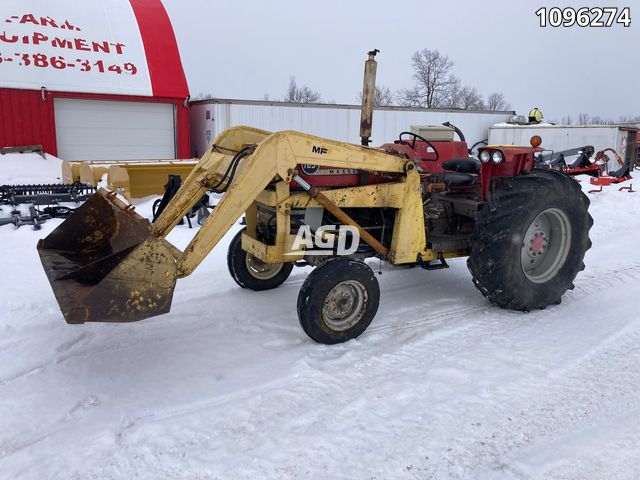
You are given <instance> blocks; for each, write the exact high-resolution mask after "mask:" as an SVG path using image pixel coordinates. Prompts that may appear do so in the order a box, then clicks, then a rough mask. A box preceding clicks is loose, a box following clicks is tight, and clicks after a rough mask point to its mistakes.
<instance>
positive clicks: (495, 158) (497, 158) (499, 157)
mask: <svg viewBox="0 0 640 480" xmlns="http://www.w3.org/2000/svg"><path fill="white" fill-rule="evenodd" d="M491 161H492V162H493V163H495V164H496V165H498V164H499V163H502V162H503V161H504V155H503V153H502V152H501V151H500V150H496V151H495V152H493V153H492V154H491Z"/></svg>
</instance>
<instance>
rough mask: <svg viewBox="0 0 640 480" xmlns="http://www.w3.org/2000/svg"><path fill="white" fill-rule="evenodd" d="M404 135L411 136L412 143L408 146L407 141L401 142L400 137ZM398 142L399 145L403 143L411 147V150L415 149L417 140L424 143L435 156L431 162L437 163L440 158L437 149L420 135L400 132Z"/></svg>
mask: <svg viewBox="0 0 640 480" xmlns="http://www.w3.org/2000/svg"><path fill="white" fill-rule="evenodd" d="M404 135H411V136H412V137H413V141H412V142H411V144H409V142H408V141H407V140H403V139H402V137H403V136H404ZM398 140H400V143H403V144H405V145H409V146H410V147H411V149H412V150H415V149H416V141H417V140H422V141H423V142H424V143H426V144H427V145H429V146H430V147H431V148H432V149H433V152H434V153H435V154H436V158H434V159H433V160H430V161H432V162H437V161H438V159H439V158H440V154H439V153H438V149H437V148H436V147H434V146H433V143H431V142H430V141H429V140H427V139H426V138H424V137H421V136H420V135H418V134H417V133H414V132H401V133H400V135H398Z"/></svg>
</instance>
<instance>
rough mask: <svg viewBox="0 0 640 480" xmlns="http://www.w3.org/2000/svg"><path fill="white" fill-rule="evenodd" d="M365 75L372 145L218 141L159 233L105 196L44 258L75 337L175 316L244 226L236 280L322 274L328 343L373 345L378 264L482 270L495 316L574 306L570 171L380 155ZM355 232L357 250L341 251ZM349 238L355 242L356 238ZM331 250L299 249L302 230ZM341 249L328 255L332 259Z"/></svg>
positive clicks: (307, 321) (305, 314) (315, 296)
mask: <svg viewBox="0 0 640 480" xmlns="http://www.w3.org/2000/svg"><path fill="white" fill-rule="evenodd" d="M375 54H376V51H372V52H370V53H369V60H367V63H366V67H365V89H364V94H363V115H362V122H361V139H362V141H361V143H362V145H355V144H348V143H344V142H339V141H335V140H330V139H326V138H320V137H315V136H312V135H308V134H304V133H301V132H293V131H283V132H275V133H273V132H267V131H263V130H258V129H255V128H251V127H235V128H232V129H229V130H226V131H225V132H223V133H222V134H220V135H219V136H218V138H216V140H215V142H214V143H213V144H212V145H211V147H210V149H209V150H208V151H207V153H206V154H205V155H204V156H203V157H202V159H201V160H200V162H199V163H198V165H197V166H196V167H195V169H194V170H193V172H192V173H191V174H190V175H189V177H188V178H187V179H186V180H185V181H184V183H183V185H182V186H181V187H180V189H179V190H178V192H177V193H176V195H175V197H174V198H173V199H171V200H170V201H169V202H168V203H167V206H166V209H165V210H164V211H163V212H162V213H161V214H160V215H159V216H158V218H157V219H155V221H154V223H153V224H149V222H148V221H147V220H146V219H144V218H142V217H140V216H139V215H137V214H136V213H135V212H134V211H133V207H132V206H130V205H126V204H125V203H124V202H122V201H121V200H120V199H119V198H118V197H117V195H116V194H115V193H114V192H105V191H100V192H98V194H96V195H95V196H94V197H93V198H92V199H90V200H89V201H87V202H86V203H85V204H84V205H83V206H82V207H80V208H79V209H78V210H77V211H76V212H75V213H74V215H73V216H72V217H71V218H70V219H69V220H67V221H66V222H64V223H63V224H62V225H60V226H59V227H58V228H57V229H56V230H55V231H53V232H52V233H51V234H50V235H49V236H48V237H47V238H46V239H44V240H42V241H41V242H40V243H39V245H38V249H39V251H40V256H41V259H42V263H43V265H44V268H45V271H46V272H47V275H48V277H49V280H50V282H51V284H52V287H53V290H54V293H55V295H56V297H57V299H58V303H59V304H60V307H61V309H62V312H63V314H64V316H65V318H66V320H67V322H69V323H84V322H90V321H113V322H122V321H137V320H141V319H143V318H147V317H151V316H154V315H160V314H163V313H166V312H168V311H169V309H170V306H171V300H172V296H173V291H174V288H175V283H176V280H177V279H178V278H183V277H185V276H187V275H189V274H191V273H192V272H193V271H194V270H195V268H196V267H197V266H198V265H199V264H200V263H201V262H202V260H203V259H204V258H205V257H206V255H207V254H208V253H209V252H210V251H211V250H212V249H213V248H214V247H215V246H216V244H217V243H218V242H219V241H220V239H221V238H222V237H223V235H224V234H225V233H226V232H227V231H228V230H229V229H230V228H231V227H232V226H233V225H234V223H235V222H236V220H237V219H238V218H239V217H241V216H243V215H244V218H245V222H246V228H245V229H244V230H243V231H240V232H239V233H238V234H237V235H236V236H235V238H234V239H233V241H232V242H231V244H230V246H229V250H228V255H227V260H228V268H229V271H230V273H231V276H232V277H233V279H234V280H235V281H236V282H237V283H238V285H240V286H241V287H243V288H248V289H251V290H268V289H272V288H276V287H278V286H279V285H281V284H282V283H283V282H284V281H285V280H286V279H287V278H288V276H289V274H290V273H291V271H292V269H293V267H294V266H300V265H312V266H315V267H316V268H315V269H314V270H313V271H312V272H311V273H310V274H309V276H308V277H307V278H306V280H305V282H304V284H303V286H302V288H301V289H300V293H299V295H298V301H297V313H298V318H299V321H300V324H301V325H302V328H303V329H304V331H305V332H306V333H307V334H308V335H309V336H310V337H311V338H313V339H314V340H316V341H318V342H321V343H338V342H344V341H346V340H349V339H351V338H354V337H357V336H358V335H360V334H361V333H363V332H364V331H365V329H366V328H367V326H368V325H369V324H370V323H371V321H372V320H373V318H374V316H375V314H376V311H377V309H378V302H379V297H380V290H379V285H378V281H377V278H376V276H375V274H374V273H373V271H372V269H371V268H370V267H369V266H368V265H367V263H365V260H366V259H368V258H379V259H384V260H386V261H388V262H389V263H391V264H394V265H407V266H420V267H422V268H425V269H426V270H436V269H442V268H446V267H447V266H448V265H447V259H449V258H456V257H468V260H467V265H468V267H469V270H470V272H471V276H472V279H473V283H474V284H475V286H476V287H477V288H478V290H479V291H480V292H481V293H482V294H483V295H484V296H485V297H486V298H488V299H489V300H490V301H491V302H493V303H494V304H496V305H498V306H500V307H503V308H510V309H514V310H520V311H528V310H534V309H540V308H545V307H547V306H549V305H553V304H557V303H560V300H561V297H562V295H563V294H564V293H565V292H566V291H567V290H568V289H571V288H573V281H574V279H575V277H576V275H577V274H578V272H580V271H581V270H582V269H583V268H584V264H583V259H584V256H585V252H586V251H587V250H588V249H589V247H590V246H591V242H590V240H589V229H590V227H591V225H592V223H593V221H592V218H591V216H590V215H589V212H588V206H589V200H588V199H587V197H586V196H585V195H584V194H583V193H582V190H581V189H580V187H579V186H578V184H577V183H576V182H574V181H573V180H572V179H571V178H570V177H568V176H567V175H564V174H563V173H561V172H558V171H555V170H552V169H548V168H547V169H540V168H536V161H535V158H534V157H535V154H536V153H539V152H540V151H541V150H542V149H541V148H539V147H540V143H541V139H540V138H539V137H534V138H533V139H532V144H531V146H526V147H513V146H509V147H505V146H486V147H482V148H480V149H479V152H478V155H477V158H472V157H470V156H469V152H468V146H467V144H466V142H465V141H464V137H463V136H462V134H461V132H459V131H458V135H459V136H460V139H459V140H454V139H453V136H451V138H447V139H443V138H442V137H441V136H431V132H430V130H429V129H426V133H424V132H423V131H422V130H419V131H416V132H402V133H401V134H400V135H399V138H398V139H397V140H395V141H394V142H392V143H385V144H384V145H382V146H380V147H379V148H370V147H368V144H369V138H370V135H371V119H372V111H373V103H372V98H373V91H374V88H373V86H374V81H373V76H374V75H371V72H373V73H375V60H374V56H375ZM207 191H214V192H216V193H220V194H222V197H221V199H220V201H219V203H218V204H217V206H216V208H215V209H214V210H213V212H212V213H211V215H210V216H209V217H207V219H206V221H205V222H204V224H203V225H202V227H201V228H200V229H199V230H198V231H197V232H196V234H195V236H194V238H193V239H192V241H191V243H190V244H189V245H188V246H187V248H185V250H184V251H180V250H179V249H177V248H176V247H175V246H174V245H172V244H170V242H168V241H167V239H166V236H167V234H168V233H169V232H170V231H171V230H172V229H173V227H174V226H175V225H176V224H177V223H178V221H179V220H180V219H181V218H182V217H183V216H184V215H185V214H186V213H187V212H189V211H190V209H192V208H193V206H194V205H196V204H197V203H198V202H199V201H200V199H201V198H202V195H203V194H204V193H206V192H207ZM343 227H350V228H351V229H354V230H355V232H357V233H358V235H357V236H356V235H354V238H357V241H354V242H353V243H352V247H353V246H355V248H353V249H348V253H344V252H342V253H341V251H340V245H341V244H340V238H338V246H337V247H336V245H335V243H333V244H331V242H330V240H332V238H333V239H335V237H336V236H338V237H339V234H338V235H336V232H338V233H339V232H340V231H341V230H342V229H343ZM347 229H348V228H347ZM306 231H309V232H311V233H312V234H313V236H314V239H315V240H316V241H317V244H320V243H321V244H322V246H323V248H322V249H320V251H318V250H317V249H316V248H315V247H316V245H315V244H308V245H305V246H304V247H300V246H298V247H296V243H297V241H298V239H299V238H300V234H301V232H302V233H304V232H306ZM324 247H326V248H324Z"/></svg>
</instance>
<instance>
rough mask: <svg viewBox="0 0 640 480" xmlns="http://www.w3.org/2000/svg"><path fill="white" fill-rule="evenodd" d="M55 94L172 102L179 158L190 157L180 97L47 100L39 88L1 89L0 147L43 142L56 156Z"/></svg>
mask: <svg viewBox="0 0 640 480" xmlns="http://www.w3.org/2000/svg"><path fill="white" fill-rule="evenodd" d="M56 97H59V98H79V99H90V100H110V101H122V102H152V103H172V104H174V105H175V107H176V108H175V110H176V146H177V150H178V158H189V157H191V148H190V144H189V143H190V138H189V135H190V134H189V111H188V106H187V107H185V106H184V100H182V99H176V98H159V97H136V96H128V95H100V94H88V93H66V92H46V100H45V101H42V99H41V93H40V92H39V91H36V90H17V89H11V88H0V147H9V146H22V145H38V144H42V146H43V147H44V150H45V151H46V152H47V153H50V154H52V155H57V154H58V149H57V145H56V130H55V115H54V109H53V100H54V98H56Z"/></svg>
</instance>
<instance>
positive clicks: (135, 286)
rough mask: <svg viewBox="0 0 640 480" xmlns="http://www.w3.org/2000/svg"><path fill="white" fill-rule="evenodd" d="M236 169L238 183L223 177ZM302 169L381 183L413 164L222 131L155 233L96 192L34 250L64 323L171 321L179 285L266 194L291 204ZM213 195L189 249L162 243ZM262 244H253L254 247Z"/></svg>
mask: <svg viewBox="0 0 640 480" xmlns="http://www.w3.org/2000/svg"><path fill="white" fill-rule="evenodd" d="M239 152H243V153H242V157H240V156H239ZM234 161H237V167H236V170H235V175H226V173H228V172H229V171H230V166H232V162H234ZM298 164H310V165H318V166H324V167H333V168H345V169H360V170H365V171H370V172H380V173H405V171H406V170H409V169H408V168H407V160H405V159H403V158H400V157H398V156H394V155H390V154H387V153H385V152H383V151H381V150H377V149H373V148H368V147H363V146H359V145H352V144H347V143H342V142H337V141H333V140H327V139H324V138H320V137H315V136H312V135H307V134H304V133H300V132H294V131H283V132H277V133H270V132H267V131H264V130H259V129H255V128H250V127H236V128H232V129H229V130H226V131H225V132H223V133H222V134H221V135H219V136H218V137H217V138H216V140H215V142H214V144H213V145H212V146H211V147H210V148H209V150H208V151H207V153H206V154H205V155H204V156H203V157H202V158H201V159H200V161H199V162H198V164H197V165H196V167H195V168H194V169H193V171H192V172H191V173H190V174H189V176H188V177H187V178H186V179H185V181H184V182H183V185H182V186H181V188H180V189H179V190H178V193H177V194H176V196H175V197H174V198H173V200H172V201H171V202H170V203H169V205H168V206H167V208H166V209H165V210H164V211H163V212H162V214H161V215H160V217H159V218H158V219H157V221H156V222H155V223H154V224H153V225H151V224H150V223H149V221H148V220H147V219H145V218H143V217H141V216H140V215H138V214H137V213H135V212H134V208H133V206H131V205H127V204H126V203H124V202H122V201H121V200H119V199H118V198H117V196H116V194H115V193H113V192H106V191H105V190H100V191H99V192H98V193H97V194H96V195H94V196H93V197H92V198H91V199H89V200H88V201H87V202H86V203H85V204H84V205H82V206H81V207H80V208H78V209H77V210H76V212H75V213H74V215H72V216H71V217H70V218H69V219H68V220H66V221H65V222H64V223H62V224H61V225H60V226H59V227H58V228H56V229H55V230H54V231H53V232H51V234H49V236H48V237H47V238H45V239H43V240H41V241H40V242H39V243H38V252H39V254H40V259H41V261H42V264H43V267H44V270H45V272H46V274H47V277H48V279H49V282H50V283H51V286H52V289H53V291H54V294H55V296H56V299H57V301H58V304H59V305H60V309H61V310H62V313H63V315H64V317H65V319H66V321H67V322H68V323H84V322H95V321H98V322H102V321H111V322H130V321H137V320H142V319H144V318H148V317H152V316H155V315H160V314H163V313H166V312H168V311H169V309H170V307H171V301H172V298H173V291H174V289H175V282H176V279H177V278H182V277H185V276H187V275H189V274H191V273H192V272H193V271H194V270H195V269H196V268H197V266H198V265H199V264H200V263H201V262H202V260H203V259H204V258H205V257H206V256H207V254H208V253H209V252H210V251H211V250H212V249H213V248H214V247H215V246H216V245H217V243H218V242H219V241H220V239H221V238H222V237H223V236H224V234H225V233H226V232H227V231H228V230H229V229H230V228H231V226H232V225H233V224H234V222H235V221H236V220H237V219H238V218H239V217H240V216H241V215H242V214H243V213H245V212H251V211H253V212H255V201H256V198H257V197H258V196H259V195H260V194H261V193H263V192H264V191H265V189H267V187H268V186H269V185H272V187H273V189H274V190H275V193H276V196H277V197H278V198H284V199H286V198H288V197H289V196H290V192H289V182H290V181H291V179H292V177H293V175H294V173H295V171H294V169H295V167H296V165H298ZM411 166H413V165H411ZM230 177H231V178H230ZM401 178H402V182H405V183H406V190H405V196H406V197H407V198H410V202H409V203H411V205H412V206H413V207H415V208H420V207H421V199H420V189H419V176H418V174H417V173H416V172H415V170H411V171H410V172H409V173H408V174H406V175H404V176H401ZM221 181H222V183H221ZM212 185H222V186H223V187H224V190H225V193H224V195H223V196H222V198H221V200H220V201H219V203H218V205H217V206H216V208H215V209H214V211H213V213H212V214H211V215H210V216H209V217H208V218H207V220H206V222H205V224H204V225H203V226H202V227H201V228H200V229H199V230H198V232H197V233H196V234H195V236H194V237H193V239H192V240H191V242H190V243H189V245H188V246H187V248H186V249H185V250H184V251H180V250H179V249H178V248H176V247H175V246H174V245H172V244H171V243H169V242H168V241H167V240H166V239H165V237H166V236H167V235H168V234H169V232H170V231H171V230H172V229H173V228H174V227H175V225H176V224H177V223H178V222H179V221H180V219H181V218H182V217H183V216H184V215H185V214H187V212H188V211H189V210H190V209H191V208H192V206H193V205H194V204H195V203H196V202H198V200H199V199H200V198H201V197H202V195H203V194H204V193H205V192H206V191H208V190H209V189H210V188H211V187H212ZM289 203H290V204H291V203H292V202H289ZM415 208H413V209H414V210H415ZM402 210H407V211H409V210H411V213H412V214H413V213H414V212H413V210H412V209H407V208H402ZM416 218H417V220H415V221H417V222H418V224H419V225H417V226H418V228H417V231H418V232H420V234H419V235H418V236H417V237H416V238H417V240H414V241H413V242H409V243H411V247H410V249H408V250H407V251H408V252H409V253H410V255H413V258H414V259H415V252H416V251H420V250H422V249H424V223H423V220H422V216H421V215H419V216H418V217H416ZM289 220H290V219H289V207H286V206H285V207H284V208H283V209H278V211H277V228H278V229H279V230H280V231H279V233H278V235H280V236H281V237H280V239H281V240H282V238H283V237H282V236H285V237H286V236H287V235H288V233H289V228H290V221H289ZM396 223H397V224H398V227H402V226H403V225H404V226H406V227H409V225H410V224H411V223H415V222H414V220H412V219H411V218H410V217H409V216H408V215H403V214H402V213H400V214H399V215H398V217H397V219H396ZM398 230H399V231H404V228H398ZM248 232H251V227H250V226H249V228H248ZM244 240H245V239H244V238H243V246H244ZM250 241H251V238H247V242H248V243H249V242H250ZM256 243H259V242H257V241H255V239H254V243H253V244H252V245H248V247H250V246H253V247H256ZM285 243H286V242H283V241H280V242H279V246H277V247H276V248H279V249H281V250H282V249H284V248H285V246H284V245H285ZM266 247H267V248H272V247H271V246H266ZM392 250H393V247H392ZM411 252H414V253H411ZM279 253H283V252H279ZM292 260H295V258H292Z"/></svg>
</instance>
